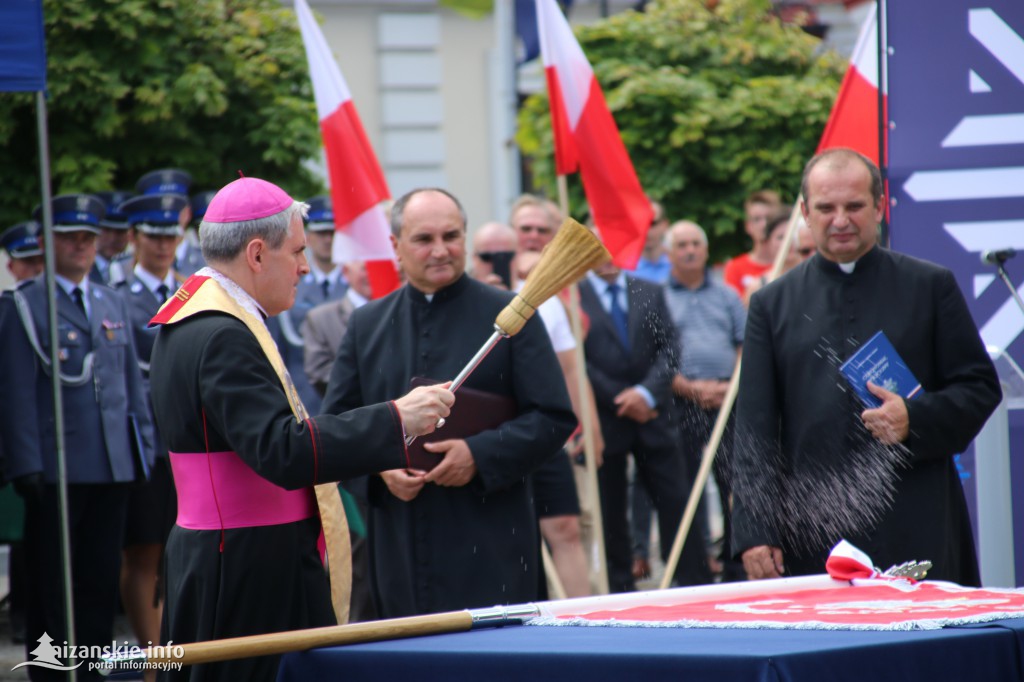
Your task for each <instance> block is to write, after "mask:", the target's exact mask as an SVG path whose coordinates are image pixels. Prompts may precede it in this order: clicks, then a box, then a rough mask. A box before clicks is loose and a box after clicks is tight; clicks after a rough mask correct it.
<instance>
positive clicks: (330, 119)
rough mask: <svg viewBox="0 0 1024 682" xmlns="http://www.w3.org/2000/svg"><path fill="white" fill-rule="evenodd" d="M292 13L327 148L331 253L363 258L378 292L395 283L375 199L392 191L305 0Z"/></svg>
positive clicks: (381, 213)
mask: <svg viewBox="0 0 1024 682" xmlns="http://www.w3.org/2000/svg"><path fill="white" fill-rule="evenodd" d="M295 14H296V15H297V16H298V19H299V30H300V31H302V41H303V43H305V46H306V59H307V61H308V62H309V76H310V79H311V80H312V81H313V94H314V96H315V97H316V111H317V115H318V116H319V117H320V134H321V135H322V137H323V141H324V151H325V152H326V154H327V174H328V177H329V179H330V185H331V204H332V207H333V210H334V225H335V233H334V253H333V258H334V261H335V262H337V263H343V262H345V261H350V260H361V261H366V271H367V275H368V276H369V278H370V286H371V288H372V290H373V297H374V298H380V297H381V296H384V295H386V294H388V293H390V292H391V291H394V290H395V289H397V288H398V284H399V281H398V270H397V268H396V265H395V251H394V248H393V247H392V246H391V228H390V226H389V225H388V220H387V216H386V215H385V213H384V209H383V208H382V207H381V205H380V204H381V202H382V201H384V200H385V199H387V198H388V197H390V196H391V193H390V192H389V191H388V184H387V181H386V180H385V179H384V173H383V172H382V171H381V169H380V164H379V163H377V156H376V155H375V154H374V153H373V147H371V146H370V141H369V139H368V138H367V137H366V131H364V130H363V124H362V123H361V122H360V120H359V114H358V113H357V112H356V107H355V104H354V103H353V102H352V93H351V92H349V89H348V84H347V83H346V82H345V77H344V76H343V75H342V74H341V69H339V68H338V64H337V62H335V61H334V57H333V55H331V50H330V48H328V46H327V40H326V39H325V38H324V34H323V32H322V31H321V30H320V26H319V25H317V23H316V19H314V18H313V12H312V11H310V9H309V5H308V4H307V3H306V0H295Z"/></svg>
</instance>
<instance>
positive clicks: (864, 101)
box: [818, 4, 886, 166]
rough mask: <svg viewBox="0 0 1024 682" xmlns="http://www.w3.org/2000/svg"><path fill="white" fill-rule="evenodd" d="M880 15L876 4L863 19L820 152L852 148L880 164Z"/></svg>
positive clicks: (822, 139) (884, 105)
mask: <svg viewBox="0 0 1024 682" xmlns="http://www.w3.org/2000/svg"><path fill="white" fill-rule="evenodd" d="M878 90H879V87H878V16H877V11H876V6H875V5H874V4H872V6H871V11H870V13H869V14H868V16H867V17H866V18H865V19H864V24H863V26H861V29H860V37H859V38H857V46H856V48H854V50H853V56H852V57H851V58H850V67H849V68H848V69H847V70H846V75H845V76H844V77H843V82H842V85H840V86H839V94H838V95H837V96H836V103H835V105H833V107H832V113H831V114H829V117H828V123H827V124H826V125H825V132H824V133H823V134H822V136H821V143H820V144H819V145H818V151H819V152H820V151H823V150H825V149H830V148H832V147H849V148H851V149H855V150H857V151H858V152H860V153H861V154H863V155H864V156H866V157H868V158H869V159H871V160H872V161H874V162H875V164H876V165H878V166H881V165H882V162H883V161H884V160H882V159H879V146H878V124H879V121H880V120H884V119H880V115H881V116H884V115H885V110H886V109H885V107H886V99H885V97H884V95H885V90H884V89H883V91H882V92H883V98H882V103H881V106H882V112H881V114H880V113H879V101H878Z"/></svg>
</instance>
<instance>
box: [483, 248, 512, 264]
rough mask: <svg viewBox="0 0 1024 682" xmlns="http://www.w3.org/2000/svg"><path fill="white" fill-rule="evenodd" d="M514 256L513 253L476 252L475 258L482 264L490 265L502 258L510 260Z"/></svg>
mask: <svg viewBox="0 0 1024 682" xmlns="http://www.w3.org/2000/svg"><path fill="white" fill-rule="evenodd" d="M514 255H516V252H515V251H478V252H477V254H476V257H477V258H479V259H480V260H482V261H483V262H484V263H492V262H494V261H496V260H501V259H502V258H509V259H511V258H512V256H514Z"/></svg>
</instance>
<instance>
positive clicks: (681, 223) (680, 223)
mask: <svg viewBox="0 0 1024 682" xmlns="http://www.w3.org/2000/svg"><path fill="white" fill-rule="evenodd" d="M677 227H679V228H682V227H692V228H693V229H695V230H697V232H698V234H700V240H701V242H702V243H703V244H704V246H707V245H708V233H707V232H705V231H704V228H703V227H701V226H700V225H698V224H697V223H695V222H693V221H692V220H677V221H676V222H674V223H672V226H671V227H669V228H668V232H666V233H665V238H664V239H662V240H661V244H662V246H664V247H665V248H667V249H670V248H672V239H673V236H674V235H675V233H676V228H677Z"/></svg>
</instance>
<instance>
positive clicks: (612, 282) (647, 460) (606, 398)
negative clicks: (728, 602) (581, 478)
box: [580, 263, 710, 592]
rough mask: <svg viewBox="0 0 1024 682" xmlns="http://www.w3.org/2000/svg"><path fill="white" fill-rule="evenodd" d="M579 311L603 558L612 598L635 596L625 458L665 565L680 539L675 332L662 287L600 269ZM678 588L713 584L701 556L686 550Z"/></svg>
mask: <svg viewBox="0 0 1024 682" xmlns="http://www.w3.org/2000/svg"><path fill="white" fill-rule="evenodd" d="M580 305H581V307H582V308H583V310H584V312H586V313H587V315H588V316H589V317H590V333H588V334H587V339H586V342H585V344H584V350H585V351H586V354H587V374H588V375H589V377H590V383H591V384H592V385H593V387H594V397H595V399H596V400H597V411H598V415H599V417H600V419H601V431H602V433H603V434H604V442H605V449H604V465H603V466H602V467H601V470H600V471H599V476H598V481H599V483H600V487H601V511H602V513H603V515H604V532H605V554H606V555H607V558H608V582H609V588H610V589H611V590H612V592H628V591H631V590H635V589H636V584H635V582H634V578H633V572H632V550H631V542H630V534H629V525H628V522H627V520H626V488H627V480H626V459H627V456H628V455H629V454H630V453H632V454H633V458H634V461H635V462H636V467H637V472H638V475H639V476H640V480H641V481H642V482H643V484H644V486H646V488H647V491H648V493H650V496H651V501H652V502H653V503H654V508H655V509H656V510H657V512H658V528H659V533H660V539H661V553H662V558H667V557H668V551H669V549H670V548H671V546H672V541H673V540H674V539H675V535H676V530H677V529H678V527H679V522H680V520H681V519H682V515H683V509H684V507H685V505H686V497H687V493H688V490H687V488H686V484H685V482H686V481H687V480H688V477H687V472H686V463H685V460H684V459H683V455H682V452H681V451H680V449H679V448H678V447H677V446H676V443H675V439H674V434H673V428H672V425H671V423H670V412H671V410H670V409H669V408H670V405H671V383H672V377H673V375H674V374H675V365H676V362H675V355H674V354H675V348H676V333H675V327H673V325H672V321H671V318H670V317H669V314H668V310H667V308H666V306H665V298H664V292H663V290H662V288H661V287H660V286H658V285H657V284H652V283H650V282H646V281H644V280H640V279H636V278H634V277H632V276H629V275H626V274H625V273H623V272H622V271H621V270H619V268H618V267H616V266H615V265H614V264H611V263H608V264H606V265H602V266H600V267H598V268H597V269H595V270H594V271H592V272H589V273H587V277H586V278H585V279H584V280H583V281H582V282H580ZM675 578H676V581H677V582H678V583H679V584H699V583H704V582H708V580H709V578H710V576H709V574H708V572H707V566H706V564H705V559H704V557H703V551H702V550H701V549H700V548H699V547H694V546H693V545H692V543H690V544H688V545H686V546H684V555H683V556H682V557H681V558H680V562H679V568H678V569H677V571H676V575H675Z"/></svg>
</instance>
